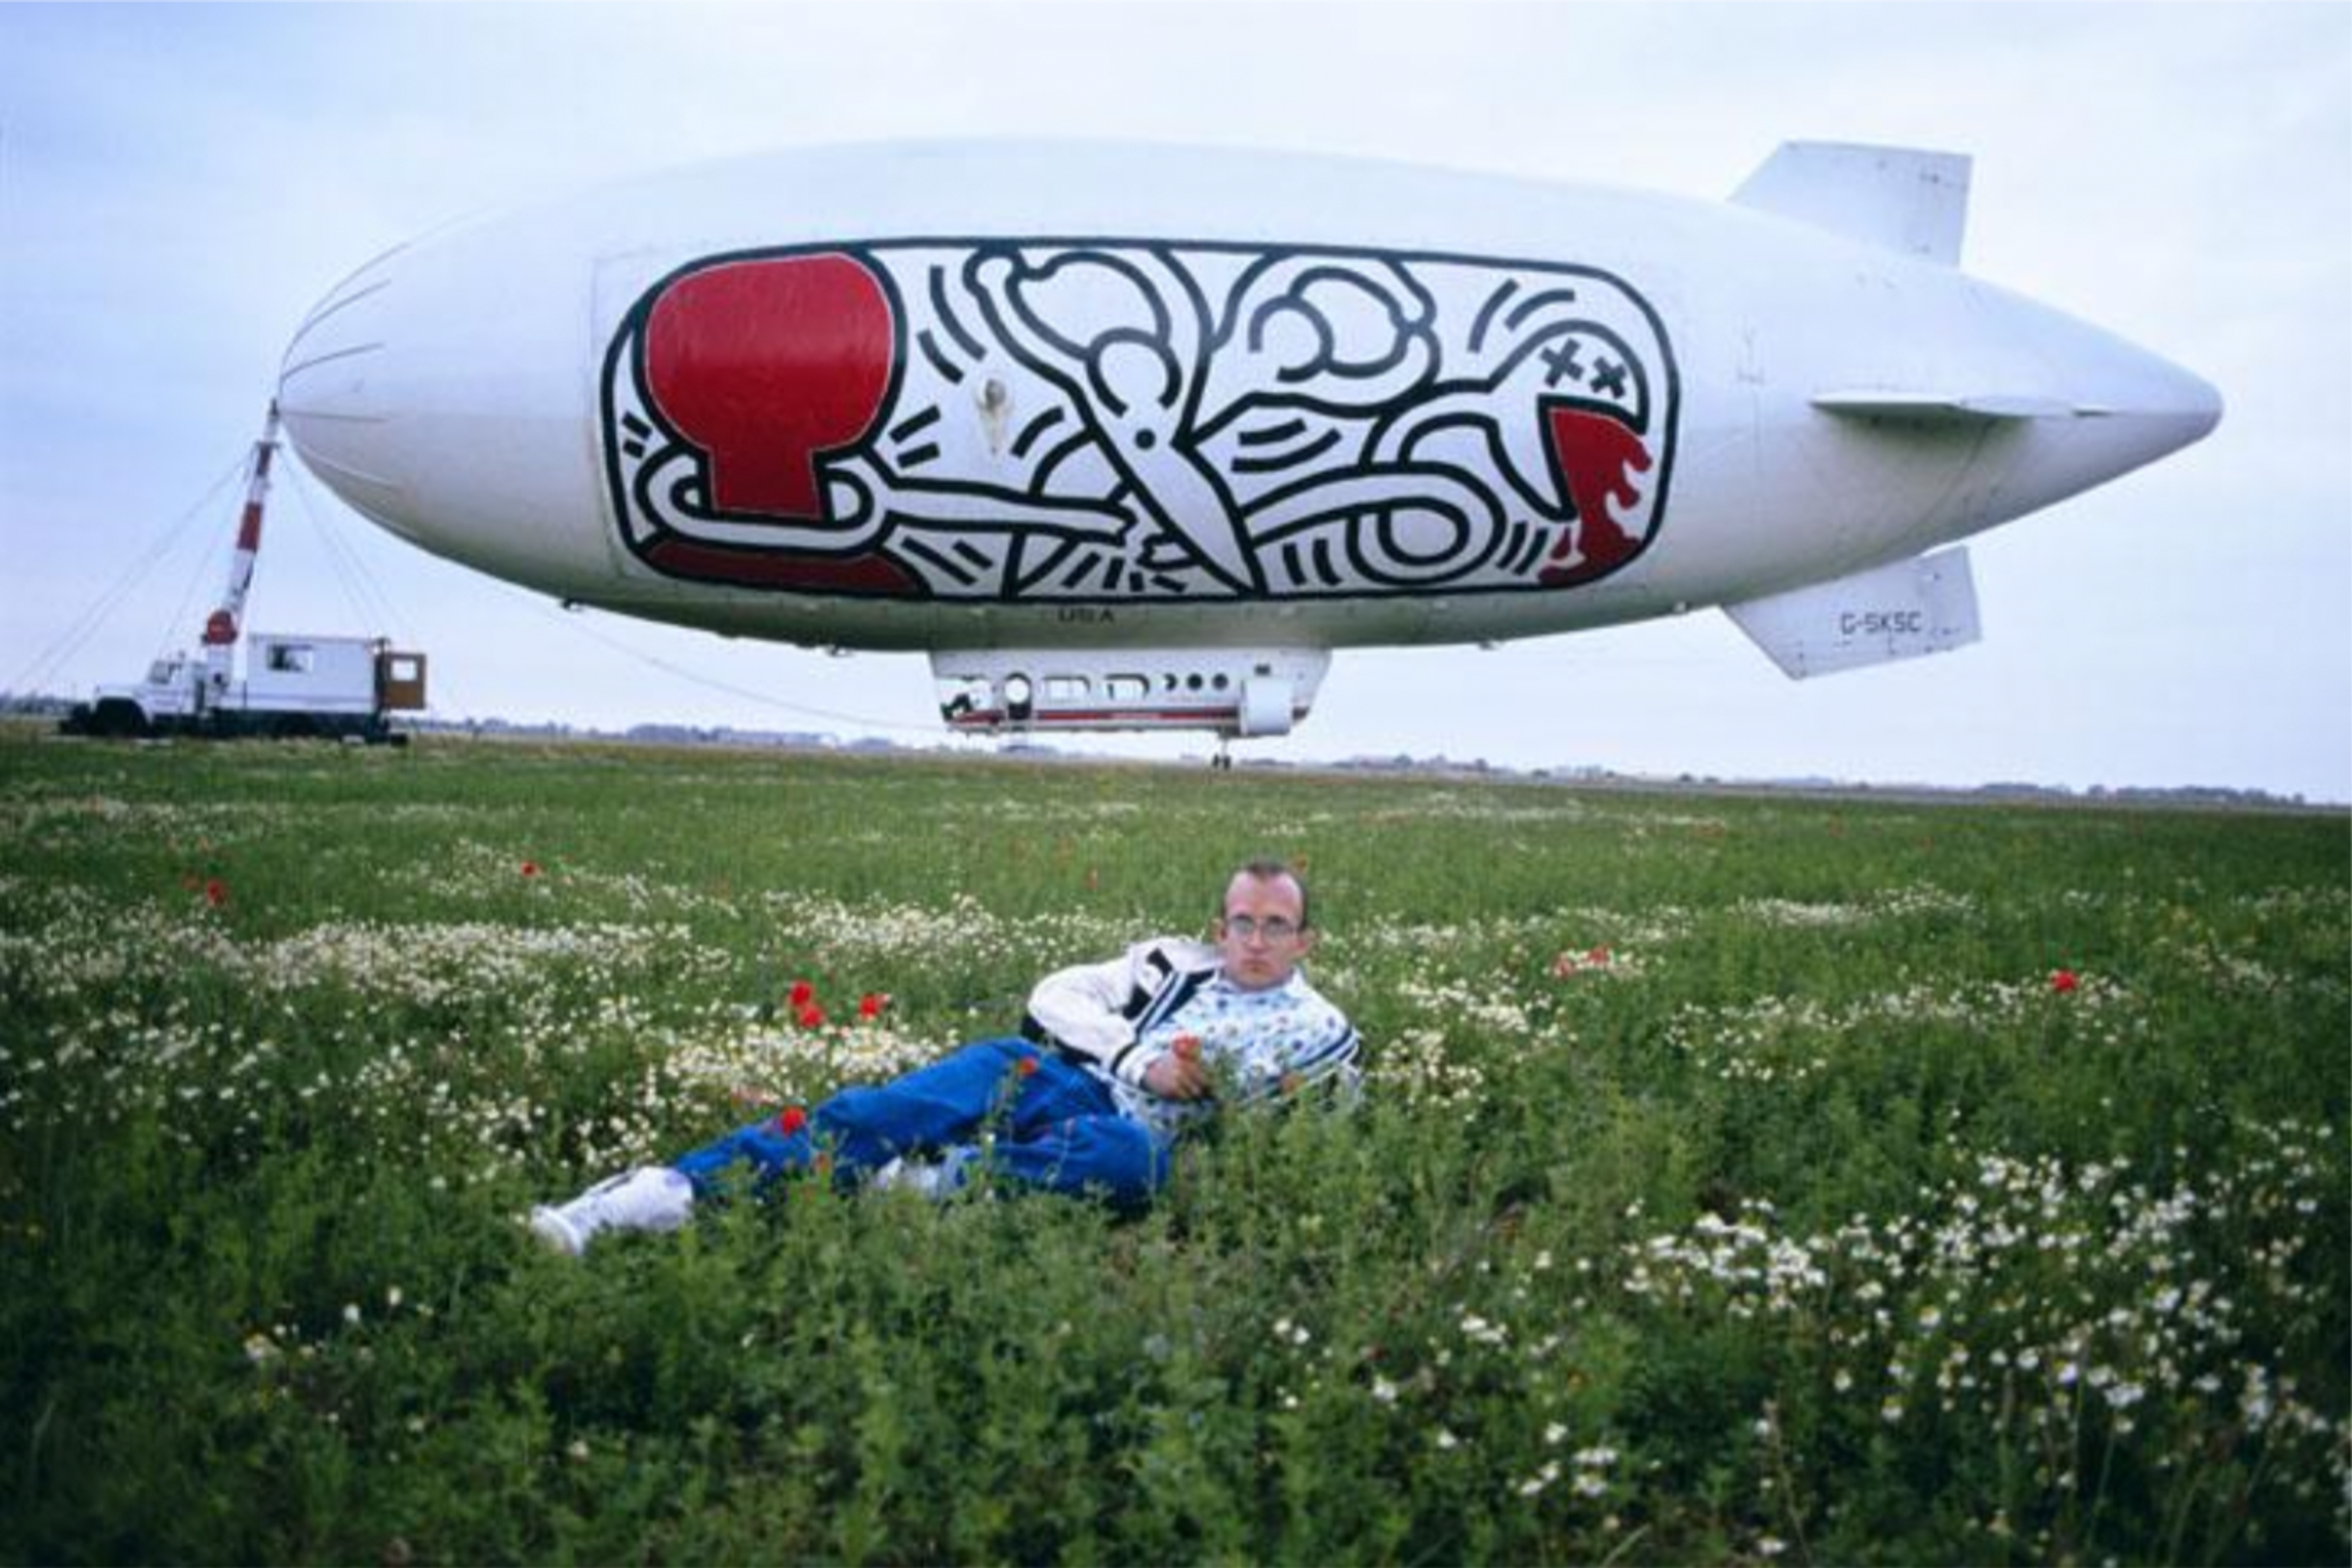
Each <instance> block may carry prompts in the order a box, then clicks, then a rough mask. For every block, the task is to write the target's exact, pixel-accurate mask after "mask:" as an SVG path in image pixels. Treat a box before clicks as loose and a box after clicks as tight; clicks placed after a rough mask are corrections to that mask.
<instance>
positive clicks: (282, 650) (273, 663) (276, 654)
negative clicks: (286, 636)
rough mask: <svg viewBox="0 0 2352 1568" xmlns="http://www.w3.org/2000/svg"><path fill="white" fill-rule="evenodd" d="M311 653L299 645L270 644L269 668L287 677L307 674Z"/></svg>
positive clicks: (287, 643) (307, 648)
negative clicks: (287, 675)
mask: <svg viewBox="0 0 2352 1568" xmlns="http://www.w3.org/2000/svg"><path fill="white" fill-rule="evenodd" d="M311 652H312V650H311V649H310V647H306V646H305V645H303V644H301V643H291V642H281V643H272V644H271V645H270V647H269V668H271V669H273V670H280V671H283V672H285V673H286V674H289V675H303V674H307V673H308V672H309V670H310V659H311Z"/></svg>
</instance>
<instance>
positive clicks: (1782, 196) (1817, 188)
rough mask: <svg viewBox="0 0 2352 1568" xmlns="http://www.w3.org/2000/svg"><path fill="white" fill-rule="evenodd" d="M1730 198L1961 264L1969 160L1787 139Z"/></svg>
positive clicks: (1851, 236) (1910, 252)
mask: <svg viewBox="0 0 2352 1568" xmlns="http://www.w3.org/2000/svg"><path fill="white" fill-rule="evenodd" d="M1731 199H1732V200H1733V201H1735V202H1738V204H1739V205H1742V206H1748V207H1754V208H1755V209H1756V210H1757V211H1759V212H1767V213H1771V214H1774V215H1775V216H1780V217H1786V218H1794V219H1796V220H1797V221H1798V222H1800V223H1809V224H1811V225H1812V226H1814V227H1816V228H1823V229H1827V230H1829V231H1830V232H1831V233H1832V234H1837V235H1843V236H1844V237H1847V238H1848V239H1858V240H1861V241H1863V242H1864V243H1866V244H1870V245H1877V246H1884V247H1885V248H1887V249H1889V250H1893V251H1898V252H1900V253H1902V254H1903V255H1906V256H1916V257H1920V258H1924V259H1926V260H1929V261H1940V262H1942V263H1944V264H1945V265H1946V266H1948V267H1951V266H1958V264H1959V259H1960V238H1961V236H1962V234H1963V233H1964V232H1965V231H1966V229H1967V227H1968V221H1969V160H1968V159H1967V158H1966V157H1965V156H1963V155H1961V154H1960V153H1927V152H1921V151H1918V150H1916V149H1915V148H1909V147H1872V146H1864V145H1861V144H1858V143H1853V142H1783V143H1781V145H1780V151H1778V152H1776V153H1773V154H1772V155H1771V156H1770V157H1769V158H1767V159H1765V160H1764V163H1763V166H1762V167H1760V168H1759V169H1758V170H1757V171H1756V172H1755V173H1754V174H1750V175H1748V178H1747V180H1746V182H1745V183H1744V184H1741V185H1740V187H1739V189H1738V190H1737V191H1734V192H1733V193H1732V195H1731Z"/></svg>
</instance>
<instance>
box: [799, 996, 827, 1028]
mask: <svg viewBox="0 0 2352 1568" xmlns="http://www.w3.org/2000/svg"><path fill="white" fill-rule="evenodd" d="M799 1017H800V1026H801V1027H802V1028H803V1029H822V1028H824V1008H822V1007H820V1006H818V1005H816V1004H815V1003H814V1002H812V1003H810V1004H809V1005H807V1006H805V1007H803V1008H802V1009H801V1010H800V1015H799Z"/></svg>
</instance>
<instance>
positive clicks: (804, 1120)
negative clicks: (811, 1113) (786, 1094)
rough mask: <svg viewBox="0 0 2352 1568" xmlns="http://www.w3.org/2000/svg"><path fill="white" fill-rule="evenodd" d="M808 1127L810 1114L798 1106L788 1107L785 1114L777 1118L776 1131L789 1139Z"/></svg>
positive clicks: (785, 1108)
mask: <svg viewBox="0 0 2352 1568" xmlns="http://www.w3.org/2000/svg"><path fill="white" fill-rule="evenodd" d="M807 1125H808V1112H807V1111H805V1110H802V1109H801V1108H800V1107H799V1106H797V1105H787V1106H785V1107H784V1113H783V1114H782V1116H779V1117H777V1118H776V1131H779V1132H781V1133H782V1134H783V1135H784V1136H785V1137H787V1138H789V1137H791V1136H792V1135H793V1133H795V1132H798V1131H801V1130H802V1129H803V1128H804V1127H806V1126H807Z"/></svg>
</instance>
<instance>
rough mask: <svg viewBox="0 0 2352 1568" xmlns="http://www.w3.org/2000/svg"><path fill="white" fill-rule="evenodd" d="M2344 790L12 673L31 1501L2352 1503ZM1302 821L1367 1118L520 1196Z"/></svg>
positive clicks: (415, 1556)
mask: <svg viewBox="0 0 2352 1568" xmlns="http://www.w3.org/2000/svg"><path fill="white" fill-rule="evenodd" d="M2347 847H2352V840H2347V822H2346V820H2345V818H2344V816H2342V815H2341V814H2303V815H2276V816H2256V815H2243V816H2218V815H2190V814H2185V813H2168V812H2135V811H2125V810H2098V809H2090V808H2081V809H2048V808H2023V809H2020V808H2004V809H1994V808H1990V807H1976V806H1960V805H1937V806H1923V805H1909V804H1900V803H1894V802H1858V801H1829V800H1822V801H1800V800H1790V799H1784V798H1774V799H1742V798H1736V797H1718V796H1708V795H1697V794H1656V795H1644V794H1633V793H1599V792H1580V791H1571V790H1566V789H1560V788H1553V787H1538V786H1528V785H1511V784H1492V783H1483V782H1482V783H1475V784H1471V783H1433V782H1423V781H1414V782H1397V781H1380V780H1369V779H1361V778H1347V779H1340V778H1310V777H1291V776H1276V777H1258V776H1254V775H1251V774H1248V773H1244V774H1241V775H1238V776H1234V775H1211V774H1208V773H1189V772H1184V771H1180V770H1165V769H1146V768H1129V767H1081V766H1054V767H1035V766H1026V765H1009V764H1004V763H990V762H980V761H969V760H967V761H962V762H956V763H946V762H929V761H915V760H908V759H891V760H847V759H837V758H824V757H811V756H772V755H757V754H733V753H725V752H660V751H650V750H629V749H620V748H604V749H600V748H596V747H590V746H564V747H537V746H527V745H502V744H485V743H467V742H456V741H434V742H425V743H421V744H419V745H417V746H415V747H414V748H411V749H410V750H408V751H406V752H398V753H394V752H362V751H351V750H344V749H340V748H333V747H327V746H317V745H252V746H242V747H220V748H206V747H201V746H193V745H186V746H169V747H150V748H139V749H118V748H111V747H101V746H95V745H79V744H60V743H54V742H43V741H38V740H36V739H34V738H32V737H30V736H29V735H26V734H22V733H18V734H9V735H0V1432H5V1434H6V1435H7V1439H8V1448H7V1453H6V1463H5V1467H0V1559H5V1560H7V1561H16V1562H51V1561H76V1562H79V1561H175V1562H176V1561H270V1562H278V1561H285V1562H295V1561H302V1562H310V1561H329V1562H378V1563H386V1564H391V1565H394V1568H400V1565H403V1564H406V1563H425V1562H436V1561H448V1560H457V1561H512V1560H519V1559H527V1560H555V1559H586V1560H592V1561H599V1562H604V1561H625V1560H626V1561H635V1560H658V1561H677V1560H683V1561H740V1560H760V1561H824V1562H832V1561H842V1562H855V1563H938V1562H969V1561H987V1562H993V1561H1022V1562H1030V1561H1048V1560H1051V1561H1069V1562H1075V1563H1088V1562H1115V1563H1125V1562H1144V1561H1150V1562H1160V1561H1187V1562H1190V1561H1235V1560H1248V1561H1259V1560H1264V1561H1272V1562H1285V1563H1333V1562H1358V1561H1375V1562H1426V1561H1436V1562H1456V1561H1471V1560H1476V1561H1489V1560H1501V1561H1511V1562H1536V1561H1545V1562H1549V1561H1582V1562H1595V1563H1599V1562H1661V1561H1664V1562H1698V1561H1732V1560H1737V1561H1754V1560H1760V1559H1769V1558H1775V1557H1781V1558H1786V1559H1787V1560H1790V1561H1822V1560H1826V1561H1886V1562H1911V1561H1918V1562H1931V1563H1944V1562H1948V1563H1988V1562H2008V1561H2021V1562H2042V1561H2053V1560H2067V1559H2074V1560H2084V1561H2095V1560H2101V1559H2105V1558H2109V1557H2112V1558H2115V1559H2116V1560H2118V1561H2137V1562H2166V1563H2168V1562H2207V1561H2226V1562H2307V1561H2321V1560H2337V1561H2340V1560H2342V1558H2343V1556H2344V1555H2345V1552H2346V1551H2347V1518H2346V1508H2347V1479H2348V1478H2352V1448H2347V1441H2352V1439H2347V1405H2352V1388H2347V1347H2352V1257H2347V1233H2348V1232H2352V1214H2347V1202H2352V1160H2347V1112H2352V1080H2348V1079H2347V1061H2346V1057H2345V1041H2346V1039H2347V1035H2352V886H2347V884H2352V856H2347ZM1267 853H1271V854H1274V855H1277V856H1280V857H1283V858H1290V859H1292V860H1294V861H1295V862H1296V863H1299V864H1302V865H1304V866H1306V867H1307V870H1308V875H1309V876H1310V878H1311V879H1312V881H1313V884H1314V889H1315V910H1316V914H1317V917H1318V924H1319V925H1320V926H1321V928H1322V931H1321V936H1322V941H1321V946H1320V947H1319V948H1318V951H1317V952H1316V953H1315V955H1314V957H1313V960H1312V962H1311V964H1310V967H1311V968H1312V969H1313V970H1314V972H1315V973H1316V975H1317V977H1318V983H1319V984H1322V986H1323V987H1324V989H1325V990H1327V991H1328V993H1329V994H1332V995H1333V996H1334V998H1335V999H1337V1000H1339V1002H1340V1003H1341V1004H1342V1005H1345V1006H1346V1007H1347V1008H1348V1010H1349V1013H1350V1015H1351V1016H1353V1017H1354V1018H1355V1019H1356V1020H1357V1022H1358V1024H1359V1025H1360V1027H1361V1028H1362V1030H1363V1032H1364V1035H1365V1037H1366V1041H1367V1050H1368V1068H1369V1083H1368V1086H1367V1092H1366V1095H1365V1098H1364V1101H1363V1103H1362V1104H1361V1106H1360V1107H1359V1108H1358V1109H1357V1110H1354V1111H1353V1112H1352V1113H1349V1114H1338V1115H1325V1114H1318V1113H1307V1112H1297V1111H1295V1112H1293V1113H1290V1114H1242V1115H1236V1116H1234V1117H1232V1118H1229V1119H1228V1120H1227V1121H1225V1122H1224V1123H1223V1124H1222V1125H1220V1126H1218V1127H1217V1128H1216V1129H1214V1130H1213V1132H1211V1133H1210V1134H1209V1135H1207V1136H1205V1137H1203V1138H1202V1139H1201V1140H1200V1141H1198V1142H1194V1143H1192V1144H1190V1145H1188V1146H1187V1147H1186V1148H1185V1149H1184V1151H1183V1152H1182V1153H1181V1157H1180V1159H1179V1162H1178V1165H1177V1170H1176V1174H1175V1179H1174V1181H1173V1183H1172V1184H1171V1190H1170V1192H1169V1193H1168V1194H1167V1195H1166V1196H1165V1198H1164V1200H1163V1201H1162V1202H1161V1203H1160V1205H1157V1206H1156V1207H1155V1208H1154V1209H1153V1210H1151V1211H1150V1213H1148V1214H1146V1215H1141V1216H1136V1217H1125V1218H1122V1217H1120V1216H1118V1215H1112V1214H1109V1213H1107V1212H1104V1211H1102V1210H1099V1209H1097V1208H1095V1207H1092V1206H1090V1205H1086V1204H1082V1203H1073V1202H1060V1201H1037V1200H1020V1199H1017V1198H1016V1197H1014V1196H1013V1194H1006V1193H1003V1192H999V1191H996V1190H994V1189H993V1188H992V1187H990V1186H988V1185H987V1184H984V1183H983V1184H982V1187H981V1189H980V1190H979V1192H978V1193H976V1194H973V1195H971V1196H968V1197H964V1198H960V1199H958V1200H957V1201H954V1202H951V1203H949V1204H947V1205H938V1206H935V1205H929V1204H927V1203H925V1202H923V1201H921V1200H919V1199H916V1198H914V1197H912V1196H910V1195H908V1194H898V1193H893V1194H870V1195H866V1196H856V1195H846V1194H837V1193H835V1192H833V1191H832V1190H830V1189H829V1188H827V1187H826V1186H824V1184H802V1185H799V1186H795V1187H791V1188H789V1189H787V1190H784V1191H782V1192H780V1193H778V1194H775V1195H774V1196H773V1197H772V1199H770V1200H769V1201H765V1202H752V1201H741V1202H736V1203H732V1204H729V1205H722V1206H718V1207H709V1206H706V1208H705V1210H704V1212H703V1213H702V1214H701V1215H700V1216H699V1217H698V1221H697V1223H696V1224H695V1225H694V1226H692V1227H690V1228H689V1229H688V1231H687V1232H685V1233H683V1234H680V1235H676V1236H669V1237H620V1238H617V1239H614V1240H611V1241H608V1242H600V1243H599V1244H598V1245H597V1247H595V1249H594V1250H593V1252H592V1254H591V1256H590V1258H589V1259H588V1260H587V1261H586V1262H585V1263H584V1264H583V1263H580V1262H575V1261H573V1260H570V1259H565V1258H556V1257H553V1256H551V1255H548V1254H545V1253H543V1252H541V1251H540V1250H538V1249H537V1248H535V1247H532V1246H531V1245H530V1243H529V1242H528V1240H527V1238H526V1237H525V1235H524V1233H523V1231H522V1229H521V1226H520V1217H521V1216H522V1215H523V1214H524V1213H525V1212H526V1211H527V1209H528V1207H529V1206H530V1204H532V1203H533V1202H536V1201H545V1200H549V1199H551V1198H554V1197H558V1196H563V1195H569V1194H570V1193H571V1192H572V1191H574V1190H576V1188H577V1187H578V1186H579V1185H580V1184H583V1183H584V1182H586V1181H588V1180H591V1179H593V1178H594V1177H596V1176H599V1175H602V1174H604V1173H607V1172H609V1171H611V1170H613V1169H616V1168H619V1167H621V1166H624V1165H627V1164H630V1163H639V1162H643V1161H646V1160H651V1159H656V1158H659V1157H661V1156H662V1155H663V1154H665V1153H668V1152H676V1151H677V1150H679V1149H681V1148H683V1147H687V1146H690V1145H692V1144H695V1143H698V1142H702V1141H704V1140H706V1139H708V1138H709V1137H710V1136H712V1135H714V1134H716V1133H718V1132H719V1131H724V1130H725V1129H727V1128H728V1127H730V1126H732V1125H735V1124H737V1123H739V1122H740V1121H745V1120H748V1119H749V1118H750V1117H751V1116H753V1115H758V1114H766V1113H770V1112H772V1111H773V1110H775V1109H776V1108H777V1107H779V1106H781V1105H783V1104H787V1103H804V1102H806V1101H808V1100H813V1099H814V1098H816V1097H818V1096H820V1095H822V1094H824V1093H825V1092H827V1091H828V1090H829V1089H833V1088H835V1087H837V1086H839V1085H842V1084H845V1083H848V1082H853V1081H867V1080H871V1079H874V1078H876V1077H877V1076H881V1075H884V1074H887V1073H889V1072H894V1071H896V1070H898V1069H899V1068H905V1067H910V1066H913V1065H916V1064H918V1063H919V1062H921V1061H924V1060H927V1059H929V1058H932V1057H935V1056H936V1055H938V1054H940V1052H943V1051H944V1050H946V1049H948V1048H949V1047H951V1046H952V1045H953V1044H955V1043H956V1042H958V1041H960V1040H961V1039H964V1038H969V1037H976V1036H981V1035H988V1034H996V1033H1002V1032H1003V1031H1004V1030H1005V1029H1006V1028H1007V1027H1008V1026H1010V1025H1011V1024H1012V1023H1013V1022H1014V1021H1015V1020H1017V1018H1018V1016H1019V1012H1020V1007H1021V1004H1022V999H1023V997H1024V994H1025V992H1026V990H1027V988H1028V986H1029V984H1031V983H1032V982H1033V981H1034V979H1035V978H1036V977H1037V976H1038V975H1039V974H1040V973H1043V972H1045V970H1047V969H1050V968H1052V967H1055V966H1057V965H1059V964H1063V963H1073V962H1079V961H1085V960H1092V959H1097V958H1100V957H1102V956H1105V955H1107V954H1108V953H1109V952H1113V951H1115V950H1116V949H1117V947H1118V945H1119V944H1121V943H1123V942H1127V941H1129V940H1133V939H1136V938H1139V937H1141V936H1144V935H1147V934H1150V933H1151V932H1154V931H1161V930H1169V929H1174V930H1199V929H1201V928H1202V926H1203V924H1204V923H1205V921H1206V919H1207V917H1208V915H1209V914H1210V913H1211V910H1212V903H1211V901H1212V900H1213V898H1214V896H1215V894H1216V892H1217V890H1218V889H1219V888H1220V887H1221V886H1222V883H1223V877H1224V874H1225V873H1226V871H1227V870H1228V869H1229V868H1231V867H1232V866H1233V865H1234V864H1235V863H1236V862H1238V861H1239V860H1241V859H1244V858H1249V857H1252V856H1255V855H1259V854H1267ZM802 983H804V984H806V985H807V986H808V987H809V988H810V992H811V998H810V1002H808V1003H796V1002H795V1001H794V1000H793V988H794V986H795V985H796V984H802ZM861 1000H865V1001H867V1003H868V1005H867V1006H866V1008H865V1009H863V1010H862V1011H863V1013H864V1014H865V1015H870V1016H861V1008H860V1005H859V1004H860V1002H861ZM812 1004H813V1005H814V1006H815V1007H817V1008H819V1009H821V1010H822V1012H823V1014H824V1017H823V1019H822V1021H817V1020H816V1019H815V1018H814V1016H809V1017H805V1018H804V1017H803V1013H804V1012H805V1011H806V1009H807V1007H808V1006H809V1005H812Z"/></svg>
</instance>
